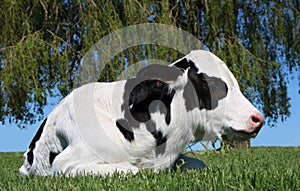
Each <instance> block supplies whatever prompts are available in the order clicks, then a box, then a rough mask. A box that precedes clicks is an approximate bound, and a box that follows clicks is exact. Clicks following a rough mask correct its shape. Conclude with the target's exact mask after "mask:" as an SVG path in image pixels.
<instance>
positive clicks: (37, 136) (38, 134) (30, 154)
mask: <svg viewBox="0 0 300 191" xmlns="http://www.w3.org/2000/svg"><path fill="white" fill-rule="evenodd" d="M46 121H47V118H46V119H44V121H43V123H42V124H41V125H40V127H39V129H38V131H37V132H36V134H35V136H34V137H33V139H32V141H31V142H30V144H29V147H28V148H29V151H28V152H27V161H28V163H29V164H30V165H32V163H33V158H34V156H33V149H34V148H35V143H36V142H37V141H38V140H39V139H40V137H41V135H42V133H43V130H44V126H45V124H46Z"/></svg>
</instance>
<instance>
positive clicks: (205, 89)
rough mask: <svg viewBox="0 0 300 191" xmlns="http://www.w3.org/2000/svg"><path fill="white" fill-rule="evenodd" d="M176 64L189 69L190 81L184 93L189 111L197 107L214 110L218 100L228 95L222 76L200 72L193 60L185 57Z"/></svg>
mask: <svg viewBox="0 0 300 191" xmlns="http://www.w3.org/2000/svg"><path fill="white" fill-rule="evenodd" d="M174 66H176V67H178V68H181V69H183V70H186V69H188V78H189V81H188V83H187V85H186V86H185V88H184V93H183V97H184V99H185V103H186V109H187V110H188V111H190V110H192V109H194V108H195V107H199V109H206V110H213V109H215V108H216V107H217V106H218V101H219V100H221V99H223V98H225V97H226V96H227V92H228V87H227V85H226V83H225V82H224V81H223V80H221V79H220V78H217V77H210V76H208V75H207V74H205V73H198V68H197V67H196V65H195V63H194V62H193V61H191V60H189V61H188V60H187V59H186V58H184V59H182V60H180V61H179V62H177V63H175V64H174ZM195 96H196V97H195Z"/></svg>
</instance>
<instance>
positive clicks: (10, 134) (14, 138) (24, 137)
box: [0, 73, 300, 152]
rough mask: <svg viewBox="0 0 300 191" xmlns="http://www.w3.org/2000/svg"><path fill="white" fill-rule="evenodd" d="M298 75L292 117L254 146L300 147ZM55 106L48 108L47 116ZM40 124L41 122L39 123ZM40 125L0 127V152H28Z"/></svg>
mask: <svg viewBox="0 0 300 191" xmlns="http://www.w3.org/2000/svg"><path fill="white" fill-rule="evenodd" d="M298 75H299V74H298V73H295V74H294V76H295V78H294V79H293V80H291V81H290V84H289V86H288V93H289V96H290V97H291V105H292V107H291V116H290V118H288V120H287V121H286V122H284V123H278V125H277V127H276V128H270V127H268V126H267V125H265V126H264V127H263V128H262V130H261V131H260V133H259V134H258V136H257V137H256V138H255V139H253V140H252V141H251V145H252V146H300V95H299V94H298V91H299V87H298V79H297V77H298ZM53 108H54V106H48V107H47V108H46V109H45V114H48V113H49V112H51V110H52V109H53ZM39 123H40V122H39ZM39 123H37V124H34V125H32V126H29V127H28V128H27V129H19V128H18V127H17V126H16V125H14V124H6V125H5V126H0V152H15V151H22V152H23V151H26V149H27V147H28V145H29V143H30V141H31V139H32V138H33V136H34V135H35V132H36V131H37V129H38V127H39Z"/></svg>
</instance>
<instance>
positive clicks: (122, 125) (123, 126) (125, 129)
mask: <svg viewBox="0 0 300 191" xmlns="http://www.w3.org/2000/svg"><path fill="white" fill-rule="evenodd" d="M116 125H117V127H118V128H119V130H120V131H121V133H122V134H123V136H124V137H125V139H127V140H128V141H129V142H131V141H133V140H134V134H133V130H132V127H131V126H130V125H129V124H128V121H126V120H125V119H118V120H117V121H116Z"/></svg>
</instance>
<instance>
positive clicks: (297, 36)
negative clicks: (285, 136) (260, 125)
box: [0, 0, 300, 127]
mask: <svg viewBox="0 0 300 191" xmlns="http://www.w3.org/2000/svg"><path fill="white" fill-rule="evenodd" d="M299 7H300V4H299V2H298V1H288V0H286V1H280V2H277V1H276V2H275V1H274V2H273V1H255V0H250V1H238V0H233V1H231V0H230V1H229V0H224V1H206V0H201V1H193V0H186V1H181V0H177V1H171V0H163V1H146V0H141V1H134V0H130V1H121V0H119V1H118V0H108V1H104V0H101V1H97V2H95V1H92V0H87V1H79V0H78V1H69V0H66V1H51V0H33V1H17V0H4V1H3V2H2V3H1V4H0V23H1V25H0V94H1V96H0V119H1V121H2V122H3V123H5V122H13V123H17V124H19V125H20V127H24V126H25V125H26V124H28V123H34V122H35V121H36V120H39V119H41V118H42V117H43V108H44V107H45V106H46V105H47V104H48V102H49V98H50V97H55V96H59V97H60V98H61V97H63V96H65V95H66V94H68V93H69V92H70V91H71V90H72V88H73V83H74V73H75V71H76V70H77V68H78V66H79V64H80V61H81V59H82V56H83V55H84V54H85V53H86V52H87V51H88V50H89V48H90V47H91V46H92V45H93V44H94V43H96V42H97V41H98V40H100V39H101V38H102V37H103V36H104V35H106V34H108V33H110V32H112V31H115V30H117V29H121V28H123V27H126V26H129V25H134V24H139V23H149V22H151V23H163V24H168V25H174V26H177V27H179V28H182V29H184V30H186V31H188V32H190V33H191V34H193V35H194V36H195V37H197V38H198V39H199V40H201V41H202V42H203V43H204V44H205V45H206V47H207V48H208V49H209V50H210V51H211V52H213V53H215V54H216V55H218V56H219V57H220V58H221V59H223V60H224V61H225V62H226V63H227V64H228V66H229V68H230V69H231V70H232V71H233V73H234V74H235V76H236V77H237V79H238V81H239V83H240V85H241V89H242V91H243V92H244V94H245V95H246V96H247V97H248V98H249V99H250V100H251V101H252V102H253V103H255V104H256V105H257V106H258V107H260V108H261V110H263V112H264V115H265V116H266V117H267V119H268V121H269V122H270V123H271V124H275V123H276V122H277V121H278V120H285V119H286V118H287V117H288V116H289V114H290V111H289V108H290V103H289V100H290V98H289V96H288V94H287V84H288V74H289V73H290V72H292V71H293V70H294V69H298V67H299V50H300V47H299V46H300V45H299V42H300V33H299V31H300V26H299ZM181 56H182V55H181V54H180V53H178V52H176V51H174V50H172V49H169V48H166V47H161V46H158V45H144V46H143V47H141V46H137V47H132V48H130V49H128V50H126V51H124V52H122V53H120V54H119V55H116V58H117V59H112V60H111V62H110V63H109V65H107V67H106V68H105V72H104V73H103V74H101V75H100V76H99V79H100V80H105V81H113V80H115V79H116V76H117V75H118V74H119V72H120V71H122V69H124V58H126V60H127V61H128V63H135V62H137V61H139V60H141V59H142V58H146V59H151V58H156V59H161V60H165V61H167V62H172V61H174V60H176V59H178V58H179V57H181Z"/></svg>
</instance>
